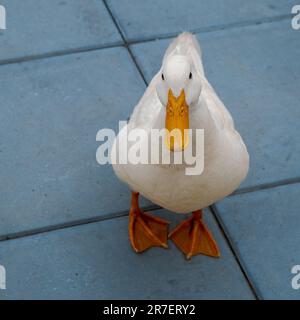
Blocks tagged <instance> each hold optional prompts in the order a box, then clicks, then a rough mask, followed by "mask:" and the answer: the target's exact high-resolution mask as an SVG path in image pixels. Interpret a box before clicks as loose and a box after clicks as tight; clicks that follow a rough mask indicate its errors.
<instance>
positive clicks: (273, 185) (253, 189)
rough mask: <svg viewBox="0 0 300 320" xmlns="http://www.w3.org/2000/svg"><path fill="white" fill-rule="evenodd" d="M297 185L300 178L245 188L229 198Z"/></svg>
mask: <svg viewBox="0 0 300 320" xmlns="http://www.w3.org/2000/svg"><path fill="white" fill-rule="evenodd" d="M297 183H300V177H296V178H290V179H284V180H278V181H275V182H270V183H263V184H259V185H256V186H252V187H245V188H241V189H238V190H236V191H235V192H234V193H232V194H231V195H229V197H234V196H237V195H240V194H247V193H252V192H256V191H261V190H269V189H274V188H277V187H282V186H288V185H291V184H297Z"/></svg>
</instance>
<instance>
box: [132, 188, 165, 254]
mask: <svg viewBox="0 0 300 320" xmlns="http://www.w3.org/2000/svg"><path fill="white" fill-rule="evenodd" d="M138 197H139V194H138V193H137V192H132V194H131V208H130V212H129V238H130V242H131V245H132V247H133V249H134V250H135V251H136V252H142V251H145V250H146V249H148V248H150V247H163V248H167V247H168V245H167V241H168V225H169V222H167V221H165V220H163V219H160V218H157V217H154V216H152V215H150V214H149V213H145V212H143V211H142V210H141V209H140V207H139V202H138V201H139V200H138Z"/></svg>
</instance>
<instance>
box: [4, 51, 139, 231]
mask: <svg viewBox="0 0 300 320" xmlns="http://www.w3.org/2000/svg"><path fill="white" fill-rule="evenodd" d="M0 69H1V72H0V96H1V113H0V122H1V126H0V151H1V153H0V156H1V158H0V159H1V165H0V180H1V185H0V212H1V214H0V235H3V234H7V233H12V232H19V231H23V230H28V229H33V228H39V227H44V226H49V225H53V224H57V223H65V222H68V221H71V220H74V219H85V218H89V217H94V216H97V215H106V214H110V213H115V212H118V211H120V210H121V211H122V210H127V209H128V206H129V201H130V200H129V190H128V189H127V187H126V186H125V185H123V184H122V183H121V182H119V181H118V179H117V178H116V177H115V175H114V173H113V171H112V168H111V167H110V166H109V165H105V166H100V165H99V164H98V163H97V162H96V150H97V148H98V146H99V145H100V142H96V133H97V132H98V130H100V129H103V128H112V129H117V128H118V121H119V120H126V119H127V117H128V115H129V114H130V113H131V110H132V108H133V106H134V105H135V104H136V103H137V101H138V99H139V98H140V96H141V95H142V93H143V91H144V89H145V88H144V83H143V81H142V80H141V78H140V75H139V73H138V72H137V70H136V68H135V67H134V65H133V63H132V61H131V59H130V57H129V55H128V52H127V50H126V49H124V48H115V49H105V50H100V51H94V52H89V53H84V54H74V55H69V56H64V57H59V58H51V59H43V60H39V61H34V62H26V63H21V64H12V65H6V66H1V67H0Z"/></svg>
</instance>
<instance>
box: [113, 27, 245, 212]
mask: <svg viewBox="0 0 300 320" xmlns="http://www.w3.org/2000/svg"><path fill="white" fill-rule="evenodd" d="M174 54H180V55H188V58H189V59H190V60H191V61H192V63H193V65H194V68H195V69H196V71H197V72H198V74H199V75H200V76H201V80H202V90H201V94H200V96H199V99H198V101H197V102H196V104H195V105H194V106H193V107H192V108H190V115H189V119H190V122H189V125H190V128H191V129H204V170H203V172H202V174H200V175H187V174H186V170H185V169H186V166H185V165H184V164H183V165H176V164H171V165H161V164H147V165H146V164H130V163H129V164H126V165H123V164H114V165H113V168H114V171H115V173H116V174H117V176H118V177H119V178H120V179H121V180H123V181H124V182H126V183H127V184H128V185H129V186H130V187H131V188H132V190H134V191H136V192H139V193H140V194H142V195H143V196H144V197H146V198H148V199H149V200H151V201H152V202H153V203H155V204H157V205H159V206H162V207H164V208H166V209H168V210H171V211H174V212H177V213H188V212H192V211H195V210H199V209H202V208H205V207H207V206H209V205H211V204H212V203H214V202H216V201H218V200H220V199H222V198H224V197H225V196H227V195H229V194H230V193H232V192H233V191H234V190H235V189H236V188H237V187H238V186H239V184H240V183H241V182H242V181H243V180H244V178H245V177H246V175H247V172H248V167H249V155H248V152H247V148H246V146H245V144H244V142H243V140H242V138H241V136H240V135H239V133H238V132H237V131H236V130H235V128H234V123H233V120H232V118H231V115H230V114H229V112H228V111H227V109H226V108H225V106H224V105H223V103H222V102H221V100H220V99H219V98H218V96H217V94H216V93H215V91H214V90H213V88H212V87H211V85H210V84H209V82H208V81H207V79H206V77H205V74H204V71H203V66H202V61H201V53H200V48H199V46H198V44H197V42H196V40H195V38H194V36H192V35H191V34H189V33H184V34H182V35H180V36H179V37H178V38H177V39H176V40H175V41H174V42H173V43H172V44H171V45H170V47H169V48H168V50H167V52H166V54H165V57H164V61H165V60H166V59H168V57H170V56H172V55H174ZM160 77H161V70H160V71H159V72H158V74H157V75H156V76H155V77H154V78H153V80H152V81H151V83H150V85H149V86H148V88H147V90H146V92H145V94H144V95H143V97H142V98H141V100H140V102H139V103H138V105H137V106H136V107H135V109H134V112H133V114H132V116H131V118H130V120H129V123H128V125H127V126H126V127H125V128H123V129H122V130H121V131H120V133H119V135H118V137H117V138H116V140H115V144H117V143H118V142H119V140H121V142H122V139H125V138H126V137H125V135H124V133H125V132H126V130H127V131H128V132H130V131H131V130H132V129H134V128H141V129H144V130H147V132H149V130H150V129H152V128H158V129H160V128H164V117H165V106H164V105H163V104H162V103H161V101H160V99H159V98H158V95H157V92H156V84H157V82H158V81H160ZM193 142H194V141H193ZM121 144H122V143H121ZM116 150H117V151H116V152H122V151H120V150H118V148H116ZM113 156H115V155H114V154H113Z"/></svg>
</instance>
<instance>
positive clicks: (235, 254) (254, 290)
mask: <svg viewBox="0 0 300 320" xmlns="http://www.w3.org/2000/svg"><path fill="white" fill-rule="evenodd" d="M209 209H210V211H211V212H212V214H213V217H214V219H215V221H216V223H217V225H218V227H219V229H220V231H221V233H222V235H223V237H224V238H225V241H226V243H227V245H228V247H229V249H230V251H231V253H232V255H233V257H234V259H235V260H236V262H237V264H238V266H239V268H240V270H241V272H242V274H243V276H244V278H245V279H246V282H247V284H248V286H249V288H250V290H251V292H252V294H253V295H254V297H255V299H256V300H262V297H261V294H260V292H259V290H258V289H257V288H256V286H255V285H254V284H253V283H252V281H251V279H250V277H249V274H248V272H247V268H246V267H245V266H244V263H243V262H242V261H241V259H240V257H239V253H238V250H237V249H236V248H235V245H234V244H233V243H232V241H231V240H230V237H229V234H228V232H227V231H226V228H225V227H224V225H223V223H222V221H221V219H220V218H219V213H218V209H217V207H216V206H215V205H214V204H213V205H211V206H209Z"/></svg>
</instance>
